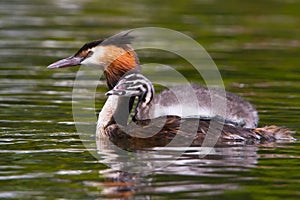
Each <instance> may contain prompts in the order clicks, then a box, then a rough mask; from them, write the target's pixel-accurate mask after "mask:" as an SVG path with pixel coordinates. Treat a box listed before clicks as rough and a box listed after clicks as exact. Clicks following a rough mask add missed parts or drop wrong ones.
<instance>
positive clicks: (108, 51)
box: [47, 32, 139, 88]
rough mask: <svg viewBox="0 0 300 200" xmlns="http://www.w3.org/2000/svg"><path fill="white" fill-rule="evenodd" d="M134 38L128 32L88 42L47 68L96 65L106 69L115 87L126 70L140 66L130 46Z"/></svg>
mask: <svg viewBox="0 0 300 200" xmlns="http://www.w3.org/2000/svg"><path fill="white" fill-rule="evenodd" d="M132 39H133V37H132V36H130V35H129V33H128V32H127V33H125V34H122V33H121V34H118V35H116V36H113V37H111V38H109V39H105V40H96V41H92V42H89V43H86V44H85V45H83V46H82V47H81V48H80V49H79V50H78V51H77V53H75V54H74V55H72V56H70V57H68V58H65V59H62V60H59V61H57V62H55V63H52V64H51V65H49V66H48V67H47V68H48V69H54V68H64V67H71V66H77V65H88V66H96V67H99V68H101V69H104V75H105V77H106V79H107V84H108V86H109V88H113V87H114V86H115V85H116V84H117V82H118V80H119V79H120V78H121V77H122V76H123V75H124V74H125V73H126V72H128V71H130V70H132V69H135V68H138V66H139V60H138V57H137V55H136V53H135V52H134V50H133V48H132V47H131V46H130V42H131V40H132Z"/></svg>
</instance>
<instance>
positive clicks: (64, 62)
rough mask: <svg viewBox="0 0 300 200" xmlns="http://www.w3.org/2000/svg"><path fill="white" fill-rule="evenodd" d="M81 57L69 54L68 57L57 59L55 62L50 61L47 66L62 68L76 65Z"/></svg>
mask: <svg viewBox="0 0 300 200" xmlns="http://www.w3.org/2000/svg"><path fill="white" fill-rule="evenodd" d="M80 63H81V58H78V57H75V56H71V57H69V58H64V59H61V60H59V61H56V62H55V63H52V64H51V65H49V66H48V67H47V68H48V69H56V68H63V67H72V66H76V65H80Z"/></svg>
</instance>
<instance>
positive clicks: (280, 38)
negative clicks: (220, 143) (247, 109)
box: [0, 0, 300, 199]
mask: <svg viewBox="0 0 300 200" xmlns="http://www.w3.org/2000/svg"><path fill="white" fill-rule="evenodd" d="M148 26H154V27H164V28H169V29H174V30H176V31H180V32H182V33H184V34H187V35H188V36H190V37H192V38H193V39H195V40H196V41H198V42H199V43H200V44H201V45H202V46H203V47H204V48H205V49H206V50H207V51H208V53H209V54H210V55H211V57H212V58H213V60H214V61H215V63H216V65H217V66H218V68H219V70H220V72H221V74H222V77H223V80H224V83H225V86H226V89H227V90H229V91H232V92H235V93H238V94H240V95H242V96H243V97H245V98H246V99H248V100H249V101H250V102H252V103H253V104H254V105H256V107H257V109H258V111H259V113H260V126H263V125H270V124H276V125H280V126H287V127H289V128H291V129H293V130H296V131H298V132H299V130H300V123H299V113H300V98H299V97H300V94H299V91H300V67H299V55H300V1H297V0H281V1H279V0H263V1H257V0H253V1H242V0H228V1H222V0H185V1H158V0H147V1H146V0H143V1H137V0H134V1H116V0H101V1H97V0H52V1H44V0H1V2H0V48H1V50H0V61H1V62H0V198H1V199H4V198H20V199H26V198H28V199H33V198H34V199H88V198H91V199H95V198H127V197H132V198H138V199H151V198H172V199H176V198H178V199H187V198H191V199H193V198H195V199H196V198H198V197H200V196H201V197H202V198H203V199H211V198H223V199H226V198H228V199H229V198H230V199H241V198H244V199H257V198H259V199H268V198H270V199H282V198H289V199H293V198H294V199H297V198H299V196H300V193H299V191H300V188H299V185H300V184H299V175H300V172H299V167H298V164H299V158H300V145H299V142H294V143H287V144H286V143H279V144H272V145H269V146H258V147H257V146H250V147H249V146H243V147H231V148H221V149H218V151H219V152H220V155H222V156H220V155H216V156H211V157H208V158H206V159H202V160H200V159H195V158H194V157H193V156H191V155H190V154H187V155H185V157H183V158H182V159H181V160H180V161H178V162H176V163H174V166H170V168H166V169H162V170H160V171H156V172H154V173H153V174H147V175H135V174H126V173H122V172H119V171H117V170H112V169H109V168H108V167H107V166H106V165H104V164H102V163H101V162H99V161H98V160H96V159H95V158H94V157H93V156H92V155H91V154H90V153H89V151H87V150H86V149H85V147H84V146H83V144H82V143H81V140H80V138H79V136H78V135H79V134H80V133H77V132H76V128H75V125H74V122H73V116H72V87H73V81H74V79H75V76H76V71H77V70H78V69H79V68H78V67H74V68H66V69H61V70H47V69H46V66H47V65H49V64H50V63H51V62H54V61H56V60H58V59H61V58H64V57H67V56H70V55H72V54H73V53H75V52H76V51H77V50H78V49H79V48H80V47H81V46H82V45H83V44H84V43H86V42H88V41H92V40H95V39H102V38H105V37H109V36H111V35H114V34H116V33H118V32H120V31H123V30H128V29H132V28H138V27H148ZM140 60H141V63H147V62H157V63H164V64H167V65H171V66H177V67H178V69H179V70H181V72H182V73H183V74H184V75H185V76H186V77H188V78H189V79H191V80H192V81H194V82H197V78H196V77H195V76H194V73H193V71H192V70H190V69H189V68H185V66H184V64H182V61H181V60H180V59H179V58H178V57H176V56H169V57H167V58H166V57H164V54H158V53H155V52H153V53H151V51H150V52H148V53H141V54H140ZM100 83H101V84H100V86H99V87H100V89H99V94H98V96H97V97H98V98H97V108H99V109H100V108H101V106H102V105H103V103H104V102H105V97H104V95H103V92H105V91H107V88H106V86H105V83H104V82H103V83H102V82H100ZM93 106H94V105H91V106H90V109H92V108H93ZM97 111H99V110H97ZM296 137H297V135H296ZM158 159H159V157H158Z"/></svg>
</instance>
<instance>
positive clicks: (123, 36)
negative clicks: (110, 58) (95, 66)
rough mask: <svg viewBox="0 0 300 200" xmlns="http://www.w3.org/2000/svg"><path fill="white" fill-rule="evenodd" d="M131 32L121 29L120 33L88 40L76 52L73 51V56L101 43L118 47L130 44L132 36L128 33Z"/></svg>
mask: <svg viewBox="0 0 300 200" xmlns="http://www.w3.org/2000/svg"><path fill="white" fill-rule="evenodd" d="M131 32H132V31H123V32H121V33H118V34H116V35H114V36H112V37H109V38H106V39H103V40H95V41H92V42H88V43H86V44H85V45H83V46H82V47H81V48H80V49H79V50H78V51H77V53H75V56H80V54H81V53H82V52H85V51H87V50H89V49H91V48H93V47H96V46H98V45H102V46H108V45H115V46H118V47H123V46H124V45H127V44H131V41H132V40H133V39H134V36H132V35H130V33H131Z"/></svg>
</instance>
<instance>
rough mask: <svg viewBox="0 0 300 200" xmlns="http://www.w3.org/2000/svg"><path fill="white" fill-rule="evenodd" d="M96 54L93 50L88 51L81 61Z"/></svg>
mask: <svg viewBox="0 0 300 200" xmlns="http://www.w3.org/2000/svg"><path fill="white" fill-rule="evenodd" d="M93 54H94V52H93V51H88V52H87V54H86V55H85V56H84V57H83V58H82V59H81V61H84V60H85V59H87V58H89V57H91V56H92V55H93Z"/></svg>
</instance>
